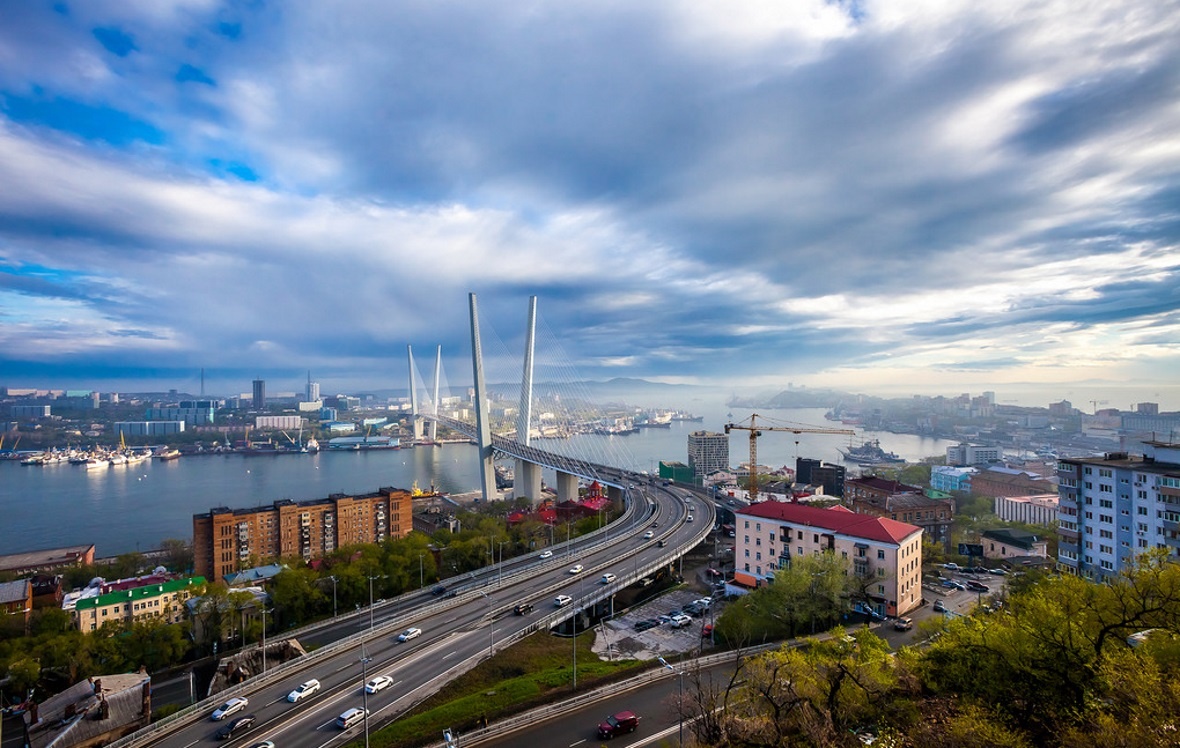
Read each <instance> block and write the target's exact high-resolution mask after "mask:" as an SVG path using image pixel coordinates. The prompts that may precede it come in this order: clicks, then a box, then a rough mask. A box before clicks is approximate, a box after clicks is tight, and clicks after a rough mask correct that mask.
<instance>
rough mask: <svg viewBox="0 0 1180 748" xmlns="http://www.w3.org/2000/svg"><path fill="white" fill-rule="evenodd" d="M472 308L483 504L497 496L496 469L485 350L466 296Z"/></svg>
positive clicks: (471, 298)
mask: <svg viewBox="0 0 1180 748" xmlns="http://www.w3.org/2000/svg"><path fill="white" fill-rule="evenodd" d="M467 299H468V303H469V305H470V307H471V367H472V374H473V378H474V380H475V430H476V445H477V449H478V450H479V478H480V485H481V486H482V493H483V500H484V501H485V502H488V501H491V500H492V499H495V498H496V497H497V494H496V465H495V461H494V453H493V450H492V427H491V424H489V423H488V391H487V383H486V382H484V378H483V349H482V348H481V347H480V344H479V307H478V304H477V303H476V300H475V294H473V293H471V294H468V295H467Z"/></svg>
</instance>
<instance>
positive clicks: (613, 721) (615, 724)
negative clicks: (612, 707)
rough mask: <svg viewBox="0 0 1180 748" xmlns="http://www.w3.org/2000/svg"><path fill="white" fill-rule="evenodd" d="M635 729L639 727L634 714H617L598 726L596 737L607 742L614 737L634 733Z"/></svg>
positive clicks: (637, 718)
mask: <svg viewBox="0 0 1180 748" xmlns="http://www.w3.org/2000/svg"><path fill="white" fill-rule="evenodd" d="M636 727H639V717H636V716H635V713H634V712H617V713H615V714H612V715H611V716H609V717H607V718H606V719H604V720H603V721H602V723H601V724H599V725H598V737H599V738H600V739H602V740H609V739H610V738H613V737H615V736H616V735H622V734H623V733H627V732H635V728H636Z"/></svg>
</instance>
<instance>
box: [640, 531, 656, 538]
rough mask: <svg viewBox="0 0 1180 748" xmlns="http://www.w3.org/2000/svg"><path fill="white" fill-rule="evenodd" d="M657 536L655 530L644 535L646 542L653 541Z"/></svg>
mask: <svg viewBox="0 0 1180 748" xmlns="http://www.w3.org/2000/svg"><path fill="white" fill-rule="evenodd" d="M655 536H656V534H655V532H654V531H653V530H648V531H647V532H645V533H643V539H644V540H651V539H652V538H654V537H655Z"/></svg>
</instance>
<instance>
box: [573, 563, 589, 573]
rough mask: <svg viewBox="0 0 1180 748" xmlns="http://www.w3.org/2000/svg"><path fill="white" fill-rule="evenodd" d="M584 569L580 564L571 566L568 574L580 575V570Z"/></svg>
mask: <svg viewBox="0 0 1180 748" xmlns="http://www.w3.org/2000/svg"><path fill="white" fill-rule="evenodd" d="M585 568H586V567H585V566H582V565H581V564H574V565H573V566H571V567H570V574H581V573H582V569H585Z"/></svg>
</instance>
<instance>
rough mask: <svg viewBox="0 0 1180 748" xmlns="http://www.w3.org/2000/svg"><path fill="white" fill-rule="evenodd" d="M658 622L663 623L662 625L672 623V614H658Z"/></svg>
mask: <svg viewBox="0 0 1180 748" xmlns="http://www.w3.org/2000/svg"><path fill="white" fill-rule="evenodd" d="M656 622H657V623H659V624H661V625H663V624H665V623H671V622H672V616H668V615H659V616H656Z"/></svg>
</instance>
